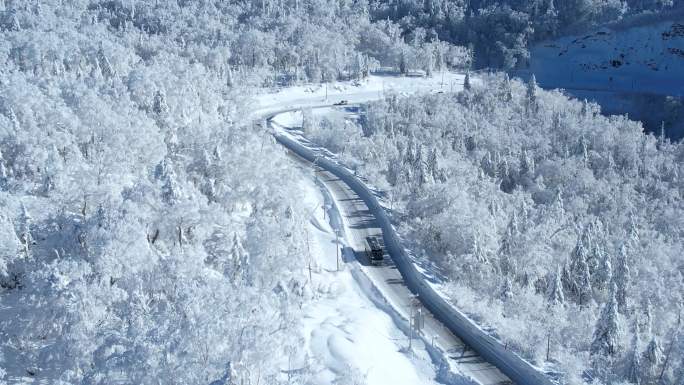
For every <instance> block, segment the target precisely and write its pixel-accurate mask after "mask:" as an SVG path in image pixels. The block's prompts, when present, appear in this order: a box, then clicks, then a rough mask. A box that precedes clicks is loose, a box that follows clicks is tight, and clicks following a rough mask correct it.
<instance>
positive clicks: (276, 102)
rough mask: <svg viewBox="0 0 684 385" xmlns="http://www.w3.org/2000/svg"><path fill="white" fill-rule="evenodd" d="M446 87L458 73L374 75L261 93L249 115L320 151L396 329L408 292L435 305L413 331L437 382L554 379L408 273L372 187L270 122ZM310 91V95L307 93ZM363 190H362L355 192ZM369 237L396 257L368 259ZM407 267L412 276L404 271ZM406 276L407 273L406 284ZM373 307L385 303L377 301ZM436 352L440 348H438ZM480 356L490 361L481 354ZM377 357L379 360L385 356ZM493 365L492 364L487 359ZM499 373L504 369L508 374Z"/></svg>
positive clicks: (365, 269) (310, 153)
mask: <svg viewBox="0 0 684 385" xmlns="http://www.w3.org/2000/svg"><path fill="white" fill-rule="evenodd" d="M380 84H381V85H380ZM445 87H446V89H460V88H461V87H462V76H460V75H455V74H448V76H446V79H443V78H438V77H435V78H428V79H406V78H389V79H388V78H383V79H381V80H379V79H377V78H375V79H371V81H369V82H368V83H367V84H366V85H364V86H361V87H353V86H349V85H343V86H340V87H339V88H337V87H336V88H335V91H334V92H330V90H328V91H325V94H324V93H323V92H324V91H323V90H322V89H320V88H318V89H316V90H314V89H306V88H302V87H300V88H298V89H292V90H290V91H289V92H288V91H287V90H284V91H282V92H279V93H276V94H269V95H264V96H262V97H260V98H258V100H257V101H258V103H259V106H258V107H257V108H256V109H254V110H253V111H254V112H253V115H252V117H253V118H254V119H262V121H263V119H267V120H268V125H269V130H271V131H273V132H274V133H275V134H276V138H277V140H278V141H279V142H280V143H281V144H282V145H284V146H285V147H286V148H288V149H290V150H291V151H292V152H294V153H296V154H298V155H299V156H296V158H297V159H298V163H299V164H300V165H301V164H302V162H304V164H305V163H306V161H305V160H304V158H305V159H308V161H313V160H314V159H315V158H318V157H320V159H321V161H320V162H319V163H320V165H322V166H323V167H318V166H314V165H313V164H311V167H317V169H316V173H317V174H318V176H319V180H320V181H321V182H322V185H323V186H324V189H325V191H327V193H328V194H330V196H331V197H333V200H334V201H335V203H336V205H337V207H338V209H339V212H340V214H341V217H342V222H343V225H344V226H343V227H344V231H345V234H346V236H345V241H346V242H347V245H348V246H347V248H346V250H345V251H346V255H347V256H348V257H349V258H348V261H350V262H356V263H358V264H360V266H361V267H360V269H359V270H360V272H361V273H362V275H363V277H365V278H366V279H367V280H368V281H369V282H370V284H371V285H372V286H373V289H374V290H375V291H377V292H378V293H379V295H380V297H381V298H382V300H383V301H385V304H386V305H389V306H387V309H385V310H386V311H388V313H389V314H394V315H395V316H396V317H398V318H399V321H396V320H395V323H397V322H398V323H397V326H398V327H400V328H401V327H402V325H401V322H403V323H404V333H407V334H408V333H409V331H408V328H407V327H406V325H408V321H407V320H408V319H409V318H410V317H409V315H410V314H412V313H413V311H414V310H411V309H412V308H413V309H416V308H415V306H412V303H413V302H416V300H415V299H414V298H416V297H415V296H413V294H412V291H414V292H415V291H416V289H417V288H420V289H419V292H421V293H422V294H421V295H422V296H421V297H420V298H418V301H419V302H422V303H423V304H424V305H425V306H427V307H428V308H430V309H432V312H437V313H434V314H439V316H438V317H435V316H434V314H433V313H431V312H430V311H428V310H427V309H425V308H422V309H421V310H420V311H421V312H422V314H423V320H424V321H423V327H422V329H421V331H420V332H419V333H418V336H419V338H420V340H422V342H423V343H424V346H425V348H426V349H427V350H428V351H430V352H431V353H432V357H433V362H434V363H435V364H436V365H438V366H440V368H439V369H438V372H439V373H440V375H439V376H438V379H439V380H440V381H441V382H446V383H457V384H462V383H465V382H467V381H466V380H465V379H464V377H463V376H468V377H469V378H471V379H473V380H474V381H476V382H478V383H480V384H512V383H513V381H512V380H511V378H515V379H516V381H517V382H518V383H519V384H521V385H522V384H525V385H527V384H530V385H531V384H544V385H547V384H551V382H550V381H549V380H548V379H547V378H545V376H543V375H542V374H541V373H539V372H538V371H537V370H536V369H534V368H532V367H531V366H530V365H529V364H527V363H526V362H524V361H523V360H522V359H520V358H519V357H517V356H516V355H515V354H513V353H512V352H510V351H507V350H506V349H505V347H503V346H501V344H499V343H498V342H497V341H496V340H495V339H493V338H492V337H491V336H488V335H487V334H486V333H485V332H484V331H482V330H480V329H479V328H478V327H477V326H476V325H475V324H473V323H472V322H471V321H469V320H467V319H466V317H464V316H463V315H462V314H460V313H459V312H458V311H457V310H455V309H453V308H452V307H451V306H450V305H448V304H447V303H446V301H444V300H443V299H441V298H439V296H438V295H437V294H436V293H435V292H434V290H431V289H428V288H426V287H427V284H426V283H425V282H424V280H422V279H421V278H419V277H418V274H417V273H415V274H412V273H411V272H412V271H413V270H415V268H410V267H407V263H408V262H407V261H408V259H407V258H406V257H405V252H404V251H403V249H401V250H400V246H398V241H397V238H396V234H394V233H393V230H392V228H391V224H389V222H388V220H387V218H386V216H385V215H384V214H383V213H382V208H381V207H380V206H379V204H378V203H377V201H375V198H373V197H371V196H372V193H371V192H370V190H369V189H368V188H367V187H365V186H364V185H363V183H362V182H360V180H358V179H357V178H355V177H354V176H353V175H351V173H349V172H348V171H345V170H343V167H341V166H340V165H337V164H335V163H334V162H331V161H330V160H329V159H326V156H325V154H326V153H325V151H319V152H316V150H313V149H311V148H309V147H307V146H306V140H305V139H304V138H302V137H298V136H297V135H296V134H295V135H290V133H289V132H288V130H287V129H284V127H283V126H292V124H287V120H288V119H290V120H291V118H285V119H284V121H282V120H281V121H280V122H278V123H276V124H275V125H274V124H272V123H273V119H272V118H273V117H275V116H276V115H279V114H280V113H283V112H291V111H295V110H297V109H302V108H329V107H332V105H333V104H334V103H336V102H337V101H340V100H347V101H348V102H349V103H361V102H366V101H370V100H374V99H378V98H379V97H381V96H382V95H383V94H384V92H385V91H387V90H389V89H391V90H393V91H394V92H397V93H402V94H409V93H421V92H422V93H424V92H438V91H439V90H443V89H445ZM307 93H310V95H306V94H307ZM278 124H280V126H278ZM315 152H316V154H317V155H314V153H315ZM300 156H301V157H300ZM340 178H342V179H344V180H342V179H340ZM350 183H351V184H350ZM361 192H363V194H364V195H362V196H359V194H360V193H361ZM369 202H370V203H372V204H373V206H372V207H370V206H369ZM378 214H380V215H381V218H382V220H381V221H380V220H379V219H378V217H377V215H378ZM383 229H384V231H385V233H384V234H383ZM387 231H389V233H387ZM367 236H380V237H382V238H384V239H385V241H388V240H389V241H390V243H391V244H390V245H387V248H388V250H389V251H391V253H392V258H393V259H394V261H393V260H392V259H390V258H387V257H386V259H385V263H384V264H383V265H382V266H372V265H370V264H369V263H368V261H367V259H366V257H365V249H366V241H365V239H366V237H367ZM395 253H396V254H395ZM397 254H400V255H397ZM396 258H399V259H396ZM395 262H396V263H399V262H401V265H399V266H397V265H395ZM412 269H413V270H412ZM407 273H409V276H407V275H406V274H407ZM359 279H363V278H359V277H357V281H358V280H359ZM407 279H409V281H408V282H407V281H406V280H407ZM376 305H378V307H383V306H382V304H379V303H377V301H376ZM415 311H417V310H415ZM440 321H441V322H440ZM454 331H458V332H459V333H462V334H458V335H461V336H463V337H464V339H465V340H466V341H468V343H464V342H463V341H462V340H461V339H460V338H458V337H457V336H456V334H457V333H455V332H454ZM469 346H471V347H475V349H470V348H469ZM433 347H434V349H433ZM435 352H437V353H436V354H435ZM478 352H479V354H478ZM483 354H484V355H485V356H486V357H488V359H484V358H483V357H482V355H483ZM378 359H380V360H382V357H379V358H378ZM492 363H495V364H496V365H492ZM445 367H446V368H445ZM445 369H446V370H445ZM500 369H501V370H500ZM445 372H447V373H452V375H453V376H452V377H451V378H450V377H449V375H445V374H444V373H445ZM503 373H507V374H508V376H507V375H505V374H503Z"/></svg>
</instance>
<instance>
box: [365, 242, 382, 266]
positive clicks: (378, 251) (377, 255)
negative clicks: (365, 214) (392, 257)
mask: <svg viewBox="0 0 684 385" xmlns="http://www.w3.org/2000/svg"><path fill="white" fill-rule="evenodd" d="M366 242H367V243H368V247H367V248H366V255H367V256H368V260H369V261H370V263H371V264H372V265H376V264H380V263H382V260H383V259H384V254H385V253H384V251H383V249H382V244H381V243H380V240H379V239H378V237H366Z"/></svg>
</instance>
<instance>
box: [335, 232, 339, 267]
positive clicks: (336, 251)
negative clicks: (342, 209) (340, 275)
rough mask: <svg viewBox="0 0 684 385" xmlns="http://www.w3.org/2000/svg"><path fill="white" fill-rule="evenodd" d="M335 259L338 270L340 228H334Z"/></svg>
mask: <svg viewBox="0 0 684 385" xmlns="http://www.w3.org/2000/svg"><path fill="white" fill-rule="evenodd" d="M335 261H336V262H337V271H340V230H338V229H335Z"/></svg>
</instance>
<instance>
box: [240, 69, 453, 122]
mask: <svg viewBox="0 0 684 385" xmlns="http://www.w3.org/2000/svg"><path fill="white" fill-rule="evenodd" d="M463 79H464V75H463V74H457V73H454V72H440V73H435V74H434V75H433V76H432V77H398V76H381V75H371V76H369V77H368V78H366V79H364V80H363V81H344V82H331V83H328V84H324V85H306V86H296V87H287V88H283V89H279V90H276V91H275V92H272V93H267V94H260V95H256V96H255V97H254V98H253V103H252V107H251V111H252V114H253V116H255V117H260V116H264V115H267V114H268V113H270V112H271V113H272V112H277V111H282V110H287V109H294V108H304V107H307V106H319V105H330V104H332V103H337V102H339V101H342V100H345V101H347V102H349V103H360V102H366V101H369V100H375V99H381V98H382V97H383V95H384V94H387V93H391V92H395V93H398V94H400V95H401V94H403V95H409V94H419V93H429V92H448V91H452V90H459V89H461V88H462V86H463Z"/></svg>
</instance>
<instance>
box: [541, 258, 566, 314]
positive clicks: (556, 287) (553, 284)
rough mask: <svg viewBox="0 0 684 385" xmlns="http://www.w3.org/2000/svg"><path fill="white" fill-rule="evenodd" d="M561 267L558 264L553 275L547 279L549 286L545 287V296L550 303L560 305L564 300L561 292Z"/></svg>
mask: <svg viewBox="0 0 684 385" xmlns="http://www.w3.org/2000/svg"><path fill="white" fill-rule="evenodd" d="M562 274H563V272H562V269H561V267H560V266H559V267H558V269H557V270H556V273H555V274H553V277H551V279H549V286H548V289H547V295H546V298H547V300H548V302H549V303H550V304H552V305H561V304H563V303H564V302H565V295H564V294H563V284H562V282H561V277H562Z"/></svg>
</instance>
